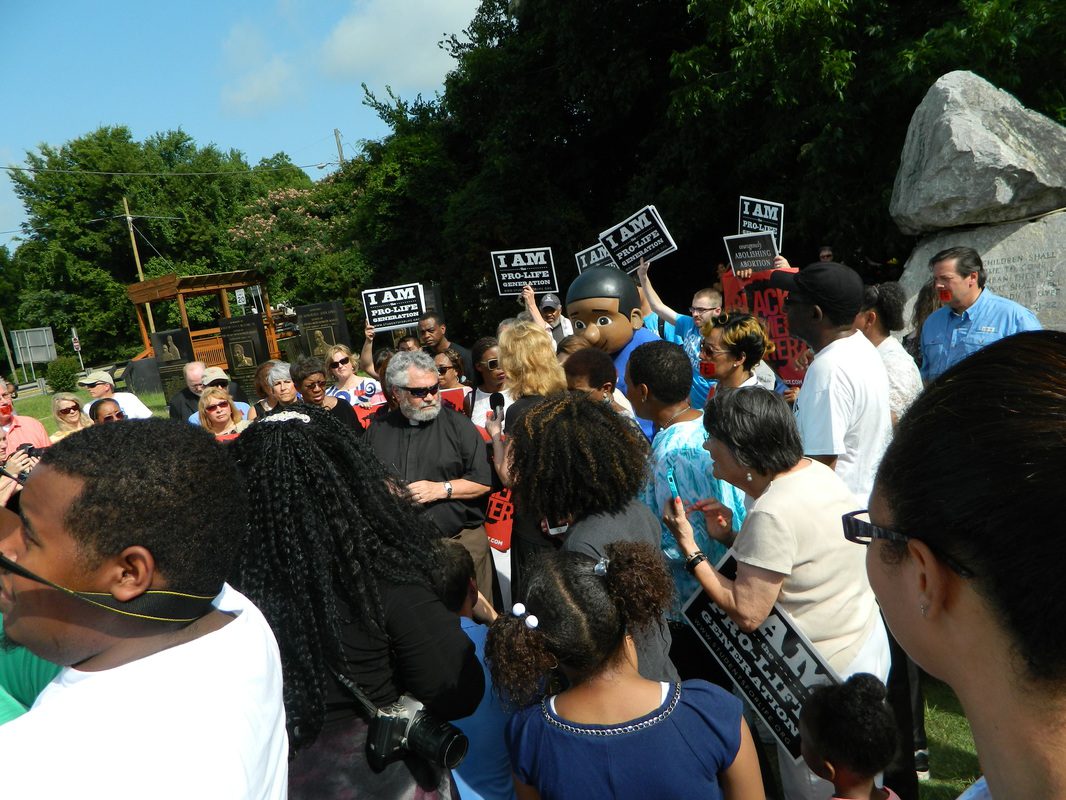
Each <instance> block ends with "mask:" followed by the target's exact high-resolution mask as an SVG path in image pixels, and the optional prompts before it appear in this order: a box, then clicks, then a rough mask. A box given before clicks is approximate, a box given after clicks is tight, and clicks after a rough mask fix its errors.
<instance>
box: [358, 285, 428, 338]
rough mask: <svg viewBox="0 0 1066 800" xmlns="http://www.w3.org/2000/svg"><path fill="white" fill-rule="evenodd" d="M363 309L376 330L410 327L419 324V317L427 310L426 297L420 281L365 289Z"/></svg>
mask: <svg viewBox="0 0 1066 800" xmlns="http://www.w3.org/2000/svg"><path fill="white" fill-rule="evenodd" d="M363 309H364V310H365V311H366V320H367V322H368V323H369V324H371V325H373V326H374V328H375V330H379V331H391V330H395V329H397V328H410V327H415V326H416V325H418V318H419V317H420V316H422V315H423V314H424V313H425V312H426V297H425V293H424V292H423V290H422V284H420V283H405V284H402V285H400V286H387V287H385V288H384V289H364V290H363Z"/></svg>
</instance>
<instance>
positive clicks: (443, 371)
mask: <svg viewBox="0 0 1066 800" xmlns="http://www.w3.org/2000/svg"><path fill="white" fill-rule="evenodd" d="M450 369H455V367H453V366H450V365H449V366H447V367H437V374H438V375H447V374H448V370H450Z"/></svg>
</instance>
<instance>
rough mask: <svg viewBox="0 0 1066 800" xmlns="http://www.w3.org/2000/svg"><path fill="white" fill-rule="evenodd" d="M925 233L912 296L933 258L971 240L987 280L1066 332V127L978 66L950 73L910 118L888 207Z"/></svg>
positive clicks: (908, 274)
mask: <svg viewBox="0 0 1066 800" xmlns="http://www.w3.org/2000/svg"><path fill="white" fill-rule="evenodd" d="M890 211H891V213H892V218H893V219H894V220H895V221H896V224H898V225H899V227H900V229H901V230H902V231H904V232H905V233H915V234H924V237H923V238H922V240H921V241H920V242H919V244H918V246H917V247H916V248H915V250H914V252H913V253H912V254H911V256H910V258H909V259H908V261H907V266H906V268H905V270H904V273H903V277H902V279H901V282H902V283H903V286H904V288H905V289H906V290H907V293H908V295H911V296H913V295H914V294H916V293H917V291H918V289H919V288H920V287H921V286H922V284H923V283H925V282H926V281H927V280H928V279H929V275H930V273H929V267H928V263H929V258H930V256H932V255H933V254H934V253H936V252H937V251H939V250H943V249H944V248H947V247H954V246H957V245H968V246H970V247H973V248H974V249H976V250H977V252H979V253H980V254H981V257H982V259H983V260H984V263H985V268H986V270H987V272H988V286H989V287H990V288H991V289H992V290H993V291H995V292H996V293H997V294H1001V295H1004V296H1006V297H1010V298H1011V299H1012V300H1015V301H1017V302H1019V303H1021V304H1022V305H1024V306H1026V307H1027V308H1030V309H1032V310H1033V311H1034V312H1035V313H1036V315H1037V316H1038V317H1039V318H1040V320H1041V322H1043V324H1044V325H1045V326H1046V327H1048V328H1059V329H1064V330H1066V213H1064V211H1066V128H1064V127H1063V126H1061V125H1058V124H1057V123H1055V122H1054V121H1052V120H1050V119H1048V118H1047V117H1044V116H1042V115H1040V114H1038V113H1036V112H1034V111H1031V110H1029V109H1027V108H1025V107H1024V106H1022V105H1021V104H1020V103H1019V102H1018V101H1017V100H1016V99H1015V98H1014V97H1012V96H1011V95H1009V94H1007V93H1006V92H1004V91H1002V90H1000V89H997V88H996V87H995V86H993V85H992V84H990V83H989V82H988V81H986V80H984V79H983V78H980V77H978V76H977V75H974V74H973V73H972V72H950V73H948V74H947V75H944V76H943V77H941V78H940V79H939V80H938V81H937V82H936V83H935V84H934V85H933V86H932V88H930V89H929V91H928V92H927V93H926V96H925V98H924V99H923V100H922V102H921V104H919V106H918V108H917V109H916V110H915V112H914V116H913V117H912V118H911V122H910V127H909V128H908V129H907V139H906V142H905V144H904V147H903V154H902V156H901V158H900V168H899V172H898V174H897V175H896V182H895V186H894V187H893V191H892V203H891V206H890Z"/></svg>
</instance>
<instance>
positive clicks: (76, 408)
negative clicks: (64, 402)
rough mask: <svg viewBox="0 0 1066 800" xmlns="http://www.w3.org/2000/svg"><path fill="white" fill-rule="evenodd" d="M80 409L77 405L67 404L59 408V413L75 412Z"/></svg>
mask: <svg viewBox="0 0 1066 800" xmlns="http://www.w3.org/2000/svg"><path fill="white" fill-rule="evenodd" d="M80 411H81V408H80V407H79V406H67V407H66V408H61V409H59V413H60V414H77V413H79V412H80Z"/></svg>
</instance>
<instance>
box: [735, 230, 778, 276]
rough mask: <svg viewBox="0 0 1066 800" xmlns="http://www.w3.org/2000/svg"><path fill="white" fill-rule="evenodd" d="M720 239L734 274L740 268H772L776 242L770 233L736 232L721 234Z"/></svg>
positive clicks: (753, 270) (763, 270) (756, 270)
mask: <svg viewBox="0 0 1066 800" xmlns="http://www.w3.org/2000/svg"><path fill="white" fill-rule="evenodd" d="M722 241H724V242H725V251H726V254H727V255H728V256H729V266H731V267H732V268H733V274H734V275H735V274H736V273H737V272H738V271H741V270H749V269H750V270H751V271H752V272H765V271H766V270H771V269H773V268H774V259H775V258H776V257H777V242H776V241H775V240H774V235H773V234H772V233H738V234H737V235H736V236H723V237H722Z"/></svg>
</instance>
